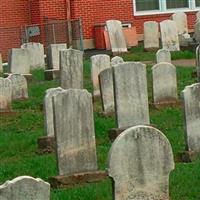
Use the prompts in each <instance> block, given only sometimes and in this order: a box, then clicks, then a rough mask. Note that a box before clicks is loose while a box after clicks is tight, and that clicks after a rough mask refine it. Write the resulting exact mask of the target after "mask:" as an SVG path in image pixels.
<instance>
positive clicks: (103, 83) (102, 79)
mask: <svg viewBox="0 0 200 200" xmlns="http://www.w3.org/2000/svg"><path fill="white" fill-rule="evenodd" d="M99 83H100V91H101V101H102V107H103V111H104V113H105V114H110V113H114V111H115V108H114V94H113V73H112V68H107V69H104V70H103V71H101V72H100V74H99Z"/></svg>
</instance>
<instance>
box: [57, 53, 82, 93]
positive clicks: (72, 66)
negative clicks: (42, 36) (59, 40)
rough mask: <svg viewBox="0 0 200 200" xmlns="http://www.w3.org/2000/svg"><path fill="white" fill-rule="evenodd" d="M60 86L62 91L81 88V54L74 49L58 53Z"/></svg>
mask: <svg viewBox="0 0 200 200" xmlns="http://www.w3.org/2000/svg"><path fill="white" fill-rule="evenodd" d="M60 85H61V87H62V88H63V89H69V88H74V89H82V88H83V52H82V51H79V50H74V49H66V50H61V51H60Z"/></svg>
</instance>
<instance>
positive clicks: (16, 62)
mask: <svg viewBox="0 0 200 200" xmlns="http://www.w3.org/2000/svg"><path fill="white" fill-rule="evenodd" d="M8 68H9V73H12V74H30V60H29V50H28V49H17V48H15V49H11V50H10V52H9V57H8Z"/></svg>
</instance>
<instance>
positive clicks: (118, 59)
mask: <svg viewBox="0 0 200 200" xmlns="http://www.w3.org/2000/svg"><path fill="white" fill-rule="evenodd" d="M120 63H124V60H123V58H122V57H120V56H115V57H113V58H112V59H111V63H110V65H111V67H114V66H115V65H118V64H120Z"/></svg>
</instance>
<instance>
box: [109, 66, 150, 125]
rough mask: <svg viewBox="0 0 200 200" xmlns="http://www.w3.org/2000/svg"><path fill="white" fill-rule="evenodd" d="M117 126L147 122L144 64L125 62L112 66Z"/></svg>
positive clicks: (147, 109)
mask: <svg viewBox="0 0 200 200" xmlns="http://www.w3.org/2000/svg"><path fill="white" fill-rule="evenodd" d="M113 79H114V84H113V87H114V99H115V114H116V121H117V127H118V128H123V127H129V126H133V125H138V124H149V123H150V122H149V105H148V93H147V77H146V65H144V64H142V63H140V62H126V63H123V64H118V65H117V66H115V67H113Z"/></svg>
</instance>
